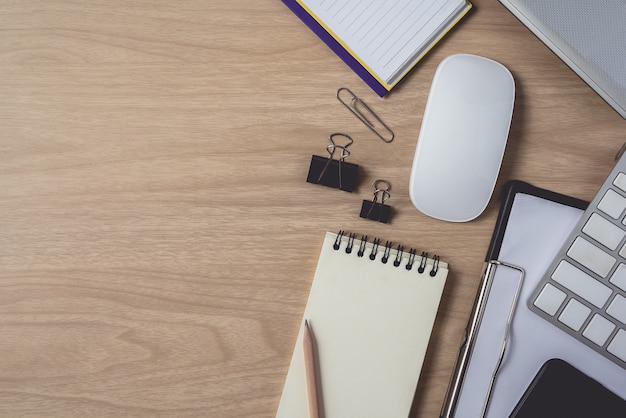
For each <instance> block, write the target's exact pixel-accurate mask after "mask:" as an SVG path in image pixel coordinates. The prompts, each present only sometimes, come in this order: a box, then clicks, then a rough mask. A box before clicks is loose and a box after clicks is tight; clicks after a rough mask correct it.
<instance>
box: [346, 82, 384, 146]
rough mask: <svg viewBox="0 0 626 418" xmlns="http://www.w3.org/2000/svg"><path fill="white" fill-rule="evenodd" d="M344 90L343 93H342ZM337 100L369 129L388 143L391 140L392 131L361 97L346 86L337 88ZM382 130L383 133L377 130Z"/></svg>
mask: <svg viewBox="0 0 626 418" xmlns="http://www.w3.org/2000/svg"><path fill="white" fill-rule="evenodd" d="M343 92H346V93H345V94H343V96H346V97H342V93H343ZM337 100H339V101H340V102H341V104H343V105H344V106H345V107H346V108H347V109H348V110H349V111H350V112H352V114H353V115H354V116H356V117H357V118H358V119H359V120H360V121H361V122H363V123H364V124H365V126H367V127H368V128H369V129H370V131H372V132H374V134H375V135H376V136H377V137H379V138H380V139H382V140H383V141H385V142H387V143H389V142H391V141H393V136H394V135H393V131H392V130H391V129H390V128H389V127H388V126H387V125H386V124H385V122H383V121H382V120H381V119H380V118H379V117H378V115H377V114H376V113H374V111H373V110H372V109H370V108H369V106H368V105H366V104H365V102H364V101H363V100H361V99H359V98H358V97H357V96H356V95H355V94H354V93H352V91H350V89H349V88H347V87H341V88H339V90H337ZM379 130H382V131H383V133H381V132H379Z"/></svg>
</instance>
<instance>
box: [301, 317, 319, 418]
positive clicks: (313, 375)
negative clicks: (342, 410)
mask: <svg viewBox="0 0 626 418" xmlns="http://www.w3.org/2000/svg"><path fill="white" fill-rule="evenodd" d="M302 343H303V345H304V368H305V372H306V387H307V395H308V398H309V418H321V415H320V403H319V395H318V383H319V382H318V377H317V353H316V352H315V341H314V339H313V333H312V331H311V326H310V325H309V321H308V320H306V319H305V320H304V337H303V340H302Z"/></svg>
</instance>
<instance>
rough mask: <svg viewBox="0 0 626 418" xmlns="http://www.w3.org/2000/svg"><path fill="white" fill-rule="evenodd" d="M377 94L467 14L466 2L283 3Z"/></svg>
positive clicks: (345, 0) (316, 0)
mask: <svg viewBox="0 0 626 418" xmlns="http://www.w3.org/2000/svg"><path fill="white" fill-rule="evenodd" d="M283 2H284V3H285V4H286V5H287V6H288V7H289V8H290V9H291V10H292V11H293V12H294V13H295V14H296V15H298V16H299V17H300V19H302V21H304V23H306V24H307V25H308V26H309V27H310V28H311V29H312V30H313V31H314V32H315V33H316V34H317V35H318V36H319V37H320V38H321V39H322V40H324V41H325V42H326V43H327V44H328V46H329V47H331V49H333V51H335V53H337V54H338V55H339V56H340V57H341V58H342V59H343V60H344V61H345V62H346V63H347V64H348V65H349V66H350V67H352V69H353V70H354V71H355V72H356V73H357V74H359V75H360V76H361V78H363V80H365V82H367V83H368V84H369V85H370V86H371V87H372V88H373V89H374V90H375V91H376V92H377V93H378V94H379V95H381V96H382V95H384V94H385V93H386V92H387V91H389V90H391V88H392V87H393V86H394V85H395V84H396V83H398V81H400V80H401V79H402V77H404V75H406V73H408V71H409V70H410V69H411V68H412V67H413V66H414V65H415V64H416V63H417V62H418V61H420V60H421V59H422V57H423V56H424V55H425V54H426V53H427V52H428V51H429V50H430V49H431V48H432V47H433V46H434V45H435V44H436V43H437V42H438V41H439V40H440V39H441V38H442V37H443V36H444V35H445V34H446V33H447V32H448V31H449V30H450V29H451V28H452V27H453V26H454V25H455V24H456V23H457V22H458V21H459V20H460V19H461V18H462V17H463V16H464V15H465V14H466V13H467V12H468V11H469V10H470V9H471V7H472V5H471V3H469V2H468V1H467V0H430V1H414V0H395V1H376V0H369V1H362V0H343V1H338V0H283Z"/></svg>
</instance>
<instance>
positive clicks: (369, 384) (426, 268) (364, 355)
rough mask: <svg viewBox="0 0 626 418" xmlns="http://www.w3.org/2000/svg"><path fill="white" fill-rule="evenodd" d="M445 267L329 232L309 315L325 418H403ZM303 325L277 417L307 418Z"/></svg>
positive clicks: (389, 245) (393, 248)
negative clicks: (313, 336)
mask: <svg viewBox="0 0 626 418" xmlns="http://www.w3.org/2000/svg"><path fill="white" fill-rule="evenodd" d="M447 276H448V264H447V263H445V262H443V261H441V260H440V259H439V257H438V256H433V257H429V256H428V253H426V252H421V251H419V252H418V251H417V250H415V249H408V248H404V247H403V246H401V245H395V246H394V245H393V244H392V243H391V242H388V241H386V242H385V241H381V240H379V239H368V238H367V237H361V238H360V239H358V238H357V237H356V235H355V234H350V235H347V234H344V233H343V232H340V233H339V234H335V233H331V232H327V233H326V237H325V239H324V243H323V245H322V250H321V253H320V257H319V260H318V264H317V269H316V271H315V276H314V278H313V284H312V285H311V290H310V293H309V299H308V302H307V304H306V308H305V310H304V315H303V322H304V319H306V320H307V321H308V322H309V323H310V325H311V326H312V329H313V332H314V335H315V340H316V344H317V354H318V355H317V358H318V367H319V375H318V381H319V385H320V392H321V396H320V398H321V404H322V410H323V415H322V416H324V417H326V418H344V417H359V418H367V417H376V418H379V417H385V418H394V417H398V418H406V417H407V416H408V414H409V412H410V409H411V404H412V402H413V397H414V394H415V390H416V387H417V382H418V379H419V375H420V371H421V369H422V363H423V361H424V356H425V354H426V349H427V346H428V341H429V339H430V334H431V331H432V328H433V324H434V322H435V316H436V314H437V309H438V307H439V301H440V299H441V294H442V292H443V288H444V285H445V282H446V278H447ZM302 338H303V327H301V329H300V332H299V334H298V337H297V340H296V345H295V348H294V351H293V356H292V359H291V364H290V366H289V371H288V373H287V378H286V380H285V385H284V388H283V393H282V397H281V400H280V405H279V407H278V412H277V414H276V416H277V417H280V418H294V417H308V398H307V391H306V375H305V369H304V354H303V349H302Z"/></svg>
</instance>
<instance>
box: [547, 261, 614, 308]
mask: <svg viewBox="0 0 626 418" xmlns="http://www.w3.org/2000/svg"><path fill="white" fill-rule="evenodd" d="M552 279H553V280H554V281H555V282H557V283H560V284H561V285H563V286H565V287H566V288H568V289H569V290H571V291H572V292H574V293H576V294H577V295H578V296H580V297H582V298H583V299H585V300H586V301H588V302H589V303H591V304H592V305H594V306H597V307H598V308H601V307H602V306H604V304H605V303H606V301H607V300H608V299H609V297H610V296H611V293H612V291H611V288H610V287H608V286H606V285H604V284H602V283H600V282H599V281H598V280H596V279H594V278H593V277H591V276H590V275H588V274H587V273H585V272H584V271H582V270H580V269H579V268H577V267H575V266H573V265H572V264H570V263H568V262H567V261H561V263H560V264H559V265H558V267H557V268H556V270H554V273H552Z"/></svg>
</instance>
